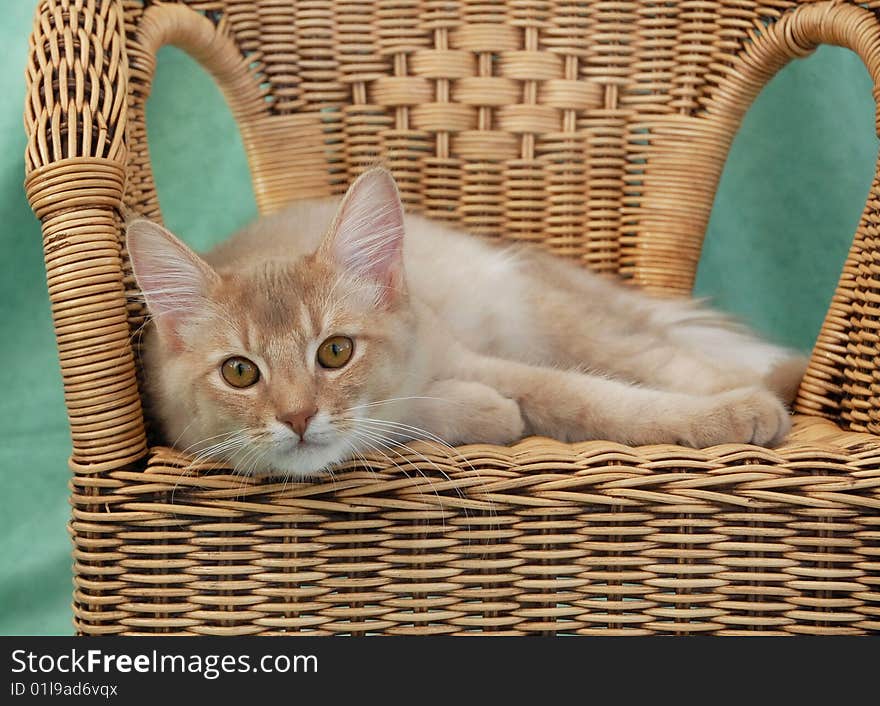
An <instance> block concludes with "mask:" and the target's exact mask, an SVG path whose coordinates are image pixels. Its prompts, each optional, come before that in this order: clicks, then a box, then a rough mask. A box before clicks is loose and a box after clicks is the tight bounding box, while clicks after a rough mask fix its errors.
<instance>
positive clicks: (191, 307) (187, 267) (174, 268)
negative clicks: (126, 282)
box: [125, 218, 218, 343]
mask: <svg viewBox="0 0 880 706" xmlns="http://www.w3.org/2000/svg"><path fill="white" fill-rule="evenodd" d="M125 238H126V245H127V247H128V255H129V257H130V258H131V267H132V270H134V276H135V279H136V280H137V283H138V286H139V287H140V289H141V292H143V295H144V299H145V300H146V302H147V307H148V308H149V309H150V313H151V314H152V316H153V320H154V321H155V322H156V328H157V330H158V331H159V333H160V335H161V336H162V337H163V338H166V339H167V340H169V342H171V343H175V342H179V334H180V327H181V325H182V324H183V323H185V322H186V321H187V320H188V319H190V318H191V317H192V316H194V315H196V314H198V313H199V312H202V311H204V309H205V304H206V297H207V294H208V291H209V289H210V287H211V285H212V284H214V283H215V282H216V281H217V279H218V275H217V273H216V272H214V270H213V269H211V266H210V265H209V264H208V263H206V262H205V261H204V260H202V258H200V257H199V256H198V255H196V253H194V252H193V251H192V250H190V249H189V248H188V247H187V246H186V245H185V244H184V243H182V242H181V241H180V240H179V239H178V238H176V237H175V236H174V235H173V234H172V233H170V232H169V231H167V230H165V228H163V227H162V226H160V225H157V224H156V223H153V222H152V221H148V220H146V219H144V218H138V219H136V220H133V221H131V222H130V223H129V224H128V228H127V229H126V235H125Z"/></svg>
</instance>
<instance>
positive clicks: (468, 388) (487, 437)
mask: <svg viewBox="0 0 880 706" xmlns="http://www.w3.org/2000/svg"><path fill="white" fill-rule="evenodd" d="M427 394H428V395H432V396H434V397H435V398H440V399H442V400H445V401H446V402H447V403H448V404H443V403H441V404H431V403H427V404H424V405H423V407H424V408H425V409H424V413H425V425H426V426H427V427H428V428H429V429H433V430H435V431H436V434H437V435H438V436H440V437H441V438H443V439H444V440H445V441H446V442H447V443H449V444H451V445H453V446H458V445H461V444H497V445H499V446H506V445H508V444H510V443H512V442H514V441H517V440H519V439H521V438H522V437H523V435H524V434H525V422H524V421H523V417H522V414H521V413H520V408H519V405H518V404H517V403H516V402H515V401H514V400H512V399H509V398H507V397H504V396H503V395H502V394H500V393H499V392H498V391H497V390H495V389H494V388H492V387H489V386H488V385H484V384H482V383H478V382H470V381H465V380H443V381H441V382H437V383H434V385H432V386H431V387H430V388H428V390H427Z"/></svg>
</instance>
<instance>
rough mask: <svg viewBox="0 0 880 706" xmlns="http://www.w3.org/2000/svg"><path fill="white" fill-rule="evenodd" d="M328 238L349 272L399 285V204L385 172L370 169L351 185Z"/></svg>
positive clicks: (392, 182) (387, 284) (400, 270)
mask: <svg viewBox="0 0 880 706" xmlns="http://www.w3.org/2000/svg"><path fill="white" fill-rule="evenodd" d="M331 237H332V252H333V256H334V258H335V259H336V260H337V262H339V263H340V264H341V265H342V266H343V267H344V268H345V269H346V270H347V271H348V272H350V273H351V274H353V275H355V276H356V277H363V278H365V279H369V280H372V281H373V282H375V283H377V284H379V285H381V286H383V287H390V288H393V287H396V286H399V285H401V284H402V260H403V205H402V204H401V202H400V196H399V194H398V192H397V185H396V184H395V183H394V179H393V178H392V177H391V175H390V174H389V173H388V172H386V171H385V170H383V169H373V170H371V171H369V172H366V173H364V174H363V175H362V176H361V177H360V178H359V179H358V180H357V181H355V183H354V184H352V186H351V188H350V189H349V190H348V193H347V194H346V196H345V199H344V200H343V203H342V206H341V209H340V212H339V215H338V218H337V220H336V226H335V230H334V231H333V232H332V233H331Z"/></svg>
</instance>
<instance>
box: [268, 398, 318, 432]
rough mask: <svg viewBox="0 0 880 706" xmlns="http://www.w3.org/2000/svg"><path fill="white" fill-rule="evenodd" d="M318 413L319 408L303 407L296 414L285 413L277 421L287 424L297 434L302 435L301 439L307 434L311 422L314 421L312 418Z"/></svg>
mask: <svg viewBox="0 0 880 706" xmlns="http://www.w3.org/2000/svg"><path fill="white" fill-rule="evenodd" d="M317 413H318V408H317V407H315V406H314V405H312V406H311V407H303V408H302V409H300V410H298V411H296V412H285V413H284V414H279V415H278V416H277V417H276V419H277V420H278V421H279V422H281V423H282V424H286V425H287V426H289V427H290V428H291V429H293V430H294V431H295V432H296V433H297V434H299V435H300V438H302V436H303V434H305V433H306V429H307V428H308V426H309V422H310V421H312V418H313V417H314V416H315V415H316V414H317Z"/></svg>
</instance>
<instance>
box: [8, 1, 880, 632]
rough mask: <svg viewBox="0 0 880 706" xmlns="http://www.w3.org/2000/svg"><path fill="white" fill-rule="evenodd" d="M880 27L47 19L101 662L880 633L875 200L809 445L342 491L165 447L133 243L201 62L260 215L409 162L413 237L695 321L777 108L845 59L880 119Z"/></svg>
mask: <svg viewBox="0 0 880 706" xmlns="http://www.w3.org/2000/svg"><path fill="white" fill-rule="evenodd" d="M878 6H880V3H878V2H868V3H865V4H863V5H856V4H853V3H850V2H838V1H829V0H822V1H820V2H802V3H797V2H788V1H785V0H781V1H777V0H763V1H757V2H756V1H753V0H706V1H704V0H680V1H677V2H671V3H653V2H638V1H635V0H607V1H605V0H586V2H580V3H575V2H565V1H561V0H537V1H535V2H531V1H529V2H524V1H521V0H507V2H504V1H487V2H476V1H475V0H453V1H451V2H441V1H440V0H418V1H417V0H401V1H400V2H394V3H384V2H368V1H365V2H358V3H350V4H346V3H340V2H335V1H333V0H288V1H287V2H282V1H280V0H254V1H251V2H245V1H242V0H229V1H227V2H220V1H213V0H212V1H207V0H204V1H202V0H193V1H191V2H164V3H163V2H152V1H150V0H42V2H41V3H40V4H39V7H38V8H37V12H36V20H35V24H34V31H33V34H32V37H31V43H30V63H29V66H28V69H27V83H28V95H27V99H26V104H25V125H26V130H27V134H28V144H27V151H26V155H25V161H26V171H27V176H26V192H27V196H28V199H29V201H30V203H31V206H32V208H33V210H34V212H35V213H36V215H37V216H38V217H39V219H40V221H41V223H42V232H43V244H44V250H45V260H46V269H47V281H48V288H49V294H50V299H51V306H52V315H53V319H54V324H55V331H56V336H57V342H58V350H59V357H60V364H61V370H62V376H63V382H64V392H65V402H66V405H67V411H68V414H69V419H70V427H71V436H72V455H71V459H70V468H71V470H72V479H71V484H70V487H71V502H72V505H73V514H72V518H71V523H70V531H71V536H72V539H73V545H74V560H75V564H74V575H75V578H74V582H75V593H74V603H73V611H74V623H75V627H76V630H77V632H78V633H81V634H89V635H98V634H110V633H125V634H136V633H148V634H166V633H195V634H227V635H233V634H300V633H302V634H339V633H342V634H369V633H392V634H469V633H473V632H481V633H492V634H558V633H578V634H604V635H618V634H621V635H624V634H632V635H643V634H657V633H662V634H694V633H713V634H755V633H760V634H851V633H852V634H854V633H868V632H877V631H878V630H880V436H878V434H880V370H878V366H877V360H878V345H880V344H878V341H880V305H878V302H880V267H878V265H877V263H878V261H880V255H878V235H877V234H878V226H880V183H878V180H877V179H876V178H875V180H874V182H873V184H872V187H871V190H870V194H869V197H868V200H867V203H866V206H865V210H864V213H863V216H862V218H861V221H860V223H859V226H858V229H857V231H856V234H855V237H854V241H853V245H852V249H851V251H850V253H849V256H848V258H847V260H846V263H845V265H844V268H843V273H842V276H841V279H840V284H839V286H838V287H837V290H836V292H835V294H834V297H833V299H832V302H831V304H830V308H829V312H828V314H827V316H826V318H825V321H824V324H823V326H822V330H821V333H820V334H819V337H818V340H817V343H816V346H815V349H814V351H813V354H812V358H811V361H810V365H809V369H808V371H807V374H806V376H805V378H804V381H803V383H802V384H801V387H800V390H799V394H798V398H797V402H796V411H797V416H796V420H795V429H794V432H793V433H792V435H791V438H790V439H789V440H788V441H787V442H786V443H785V444H784V445H783V446H782V447H780V448H778V449H774V450H768V449H763V448H757V447H752V446H748V445H741V444H730V445H724V446H718V447H713V448H711V449H703V450H694V449H684V448H679V447H674V446H651V447H639V448H630V447H626V446H623V445H620V444H615V443H610V442H606V441H590V442H584V443H578V444H563V443H559V442H555V441H552V440H548V439H537V438H533V439H526V440H523V441H522V442H520V443H518V444H516V445H514V446H512V447H509V448H507V447H492V446H486V445H474V446H468V447H462V448H460V449H457V450H454V451H448V450H446V451H444V450H443V449H439V448H437V447H433V446H430V445H416V446H414V447H413V449H412V450H406V451H402V452H401V453H400V454H399V455H398V456H397V457H395V458H393V459H389V458H388V457H385V456H382V455H377V456H368V457H367V459H366V460H365V461H364V462H360V461H359V462H351V463H348V464H346V465H344V466H342V467H341V468H340V469H338V470H337V471H336V473H335V475H334V477H333V478H332V479H327V480H324V481H321V482H316V483H292V482H282V481H280V480H278V479H269V480H256V479H242V478H239V477H236V476H234V475H232V474H231V473H230V472H228V471H226V470H224V469H222V468H218V467H215V466H211V465H209V464H201V465H198V466H193V465H192V464H191V460H190V459H188V458H186V457H184V456H182V455H181V454H180V453H179V452H177V451H175V450H173V449H169V448H166V447H162V446H158V445H156V444H155V443H153V442H152V441H151V438H150V433H149V424H148V420H149V415H148V414H145V411H144V407H143V405H142V401H141V395H140V387H141V378H142V371H141V370H140V367H139V364H138V355H137V352H138V339H137V336H136V335H135V334H136V332H137V331H138V330H139V329H140V327H141V326H142V325H143V323H144V321H145V317H146V314H147V312H146V311H145V309H144V306H143V303H142V300H141V299H140V298H139V296H138V292H137V289H136V284H135V282H134V280H133V278H132V276H131V269H130V265H129V262H128V258H127V254H126V252H125V248H124V238H123V232H122V225H121V218H120V213H121V211H122V210H123V209H124V208H128V209H132V210H134V211H136V212H138V213H141V214H143V215H145V216H147V217H150V218H153V219H156V220H157V221H161V213H160V210H159V204H158V200H157V196H156V190H155V185H154V183H153V177H152V172H151V167H150V157H149V150H148V148H147V141H146V124H145V103H146V100H147V98H148V97H149V94H150V89H151V84H152V78H153V74H154V70H155V63H156V54H157V52H158V50H159V49H160V48H161V47H162V46H164V45H167V44H173V45H176V46H178V47H180V48H182V49H184V50H185V51H187V52H188V53H190V54H191V55H192V56H193V57H195V58H196V59H197V60H198V61H199V62H200V63H201V64H202V65H203V66H204V67H205V68H206V69H207V70H208V71H209V72H210V73H211V74H212V75H213V77H214V78H215V79H216V81H217V83H218V84H219V86H220V87H221V89H222V90H223V93H224V95H225V97H226V99H227V101H228V104H229V107H230V109H231V111H232V113H233V115H234V116H235V119H236V121H237V123H238V125H239V128H240V130H241V134H242V138H243V141H244V145H245V148H246V151H247V154H248V159H249V164H250V168H251V173H252V177H253V184H254V191H255V195H256V199H257V203H258V206H259V208H260V211H261V212H264V213H267V212H271V211H273V210H275V209H278V208H280V207H281V206H282V205H283V204H285V203H286V202H288V201H290V200H291V199H293V198H300V197H312V196H322V195H330V194H337V193H341V192H342V191H343V190H344V188H345V186H346V185H347V183H348V182H349V181H350V180H351V179H352V178H353V177H354V176H356V175H357V174H358V173H360V172H361V171H362V170H363V169H365V168H366V167H368V166H370V165H371V164H373V163H374V162H375V161H376V160H379V159H382V160H384V161H385V162H386V163H387V164H388V166H389V167H390V168H391V169H392V171H393V172H394V173H395V176H396V177H397V179H398V181H399V183H400V186H401V192H402V195H403V197H404V200H405V202H406V206H407V208H409V209H412V210H417V211H421V212H423V213H425V214H426V215H428V216H429V217H432V218H438V219H444V220H452V221H454V222H457V223H460V224H461V225H462V227H464V228H466V229H468V230H470V231H472V232H474V233H476V234H479V235H482V236H485V237H502V238H509V239H516V240H522V241H528V242H535V243H538V244H539V245H541V246H542V247H546V248H548V249H549V250H551V251H552V252H554V253H555V254H557V255H559V256H561V257H569V258H573V259H575V260H577V261H579V262H580V263H581V264H583V265H584V266H588V267H591V268H593V269H594V270H596V271H599V272H608V273H615V274H617V275H618V276H620V277H621V278H623V279H624V280H626V281H628V282H630V283H632V284H633V285H634V286H640V287H644V288H645V289H647V290H648V291H650V292H652V293H657V294H666V295H681V294H687V293H689V292H690V290H691V286H692V283H693V278H694V273H695V269H696V264H697V261H698V258H699V254H700V249H701V245H702V239H703V235H704V232H705V228H706V223H707V221H708V216H709V213H710V210H711V207H712V201H713V198H714V193H715V190H716V187H717V183H718V179H719V176H720V173H721V170H722V168H723V165H724V160H725V158H726V155H727V152H728V149H729V147H730V144H731V142H732V139H733V137H734V135H735V133H736V131H737V129H738V126H739V124H740V121H741V119H742V117H743V115H744V113H745V112H746V110H747V109H748V107H749V106H750V105H751V103H752V101H753V100H754V98H755V96H756V95H757V94H758V92H759V91H760V90H761V89H762V87H763V86H764V85H765V84H766V83H767V82H768V81H769V79H770V78H771V77H772V76H773V75H775V73H776V72H777V71H778V70H779V69H780V68H781V67H783V66H784V65H785V64H786V63H788V62H789V61H790V60H792V59H794V58H799V57H803V56H805V55H807V54H809V53H810V52H812V51H813V50H814V49H815V48H816V47H817V46H818V45H819V44H823V43H825V44H834V45H838V46H843V47H847V48H849V49H851V50H852V51H854V52H855V53H856V54H858V55H859V56H860V57H861V59H862V60H863V62H864V63H865V65H866V66H867V68H868V71H869V73H870V75H871V78H872V80H873V81H874V85H875V89H874V97H875V100H876V99H877V98H878V91H880V88H877V86H878V85H880V84H878V77H880V76H878V73H880V24H878V20H877V15H876V8H877V7H878ZM291 165H294V167H293V168H292V167H291Z"/></svg>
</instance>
